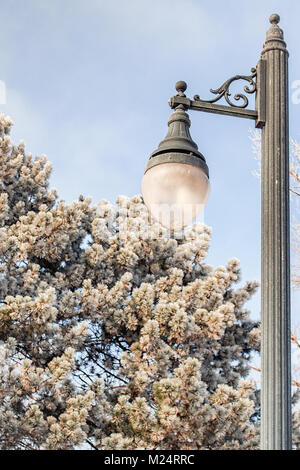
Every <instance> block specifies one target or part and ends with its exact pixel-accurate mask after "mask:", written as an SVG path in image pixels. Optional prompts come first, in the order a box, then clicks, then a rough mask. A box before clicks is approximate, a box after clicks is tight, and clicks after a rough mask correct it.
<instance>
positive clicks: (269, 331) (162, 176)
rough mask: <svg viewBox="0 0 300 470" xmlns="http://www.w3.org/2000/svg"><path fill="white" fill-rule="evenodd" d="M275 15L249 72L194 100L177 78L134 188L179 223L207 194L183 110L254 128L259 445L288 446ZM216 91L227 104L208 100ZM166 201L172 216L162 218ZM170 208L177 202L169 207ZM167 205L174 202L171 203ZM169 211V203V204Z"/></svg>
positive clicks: (285, 161)
mask: <svg viewBox="0 0 300 470" xmlns="http://www.w3.org/2000/svg"><path fill="white" fill-rule="evenodd" d="M279 21H280V17H279V15H276V14H274V15H271V17H270V23H271V27H270V28H269V30H268V31H267V36H266V41H265V43H264V47H263V51H262V53H261V58H260V60H259V62H258V64H257V67H256V68H252V69H251V74H250V75H236V76H234V77H232V78H230V79H229V80H227V81H226V82H224V83H223V85H221V86H220V87H219V88H217V89H215V90H210V91H211V92H212V93H213V94H214V95H216V96H215V97H214V98H213V99H211V100H202V99H200V97H199V96H198V95H195V96H194V99H193V100H191V99H189V98H187V97H186V95H185V93H184V92H185V91H186V87H187V85H186V83H185V82H182V81H181V82H177V84H176V90H177V95H176V96H174V97H172V98H171V99H170V100H169V104H170V106H171V108H172V109H174V110H175V111H174V113H173V114H172V115H171V117H170V119H169V122H168V124H169V131H168V134H167V136H166V138H165V139H164V140H163V141H162V142H161V143H160V145H159V147H158V149H157V150H156V151H155V152H153V153H152V154H151V156H150V158H149V161H148V163H147V166H146V168H145V174H144V177H143V181H142V193H143V198H144V201H145V204H146V205H147V207H148V208H149V210H150V212H151V213H152V215H153V217H154V218H155V219H158V220H160V221H161V222H162V223H163V224H164V225H167V223H169V224H170V225H171V226H172V228H173V229H174V228H182V227H184V226H185V225H187V224H188V223H190V222H191V221H192V220H194V219H195V218H196V217H197V215H198V214H199V212H200V211H201V210H202V209H203V207H204V205H205V203H206V201H207V198H208V194H209V173H208V167H207V164H206V162H205V158H204V157H203V155H202V154H201V153H200V152H199V151H198V148H197V145H196V144H195V142H193V140H192V138H191V136H190V133H189V127H190V120H189V117H188V115H187V113H186V111H187V110H188V109H191V110H196V111H204V112H209V113H216V114H223V115H229V116H236V117H242V118H247V119H253V120H254V121H255V126H256V128H259V129H261V130H262V171H261V187H262V211H261V221H262V229H261V253H262V254H261V296H262V297H261V310H262V313H261V324H262V339H261V368H262V391H261V449H264V450H280V449H282V450H288V449H291V445H292V444H291V441H292V438H291V434H292V433H291V428H292V426H291V352H290V335H291V333H290V227H289V218H290V209H289V122H288V121H289V115H288V51H287V49H286V44H285V42H284V40H283V31H282V30H281V29H280V28H279V26H278V23H279ZM239 80H243V81H246V82H247V83H246V85H245V86H244V92H245V93H246V94H251V93H255V94H256V106H255V110H251V109H248V104H249V102H248V98H247V96H246V94H242V93H240V94H236V95H235V96H234V98H233V100H231V99H230V96H231V95H230V91H229V89H230V86H231V84H232V83H233V82H235V81H239ZM221 98H224V99H225V101H226V103H227V105H220V104H216V103H217V102H218V101H219V100H220V99H221ZM168 207H169V208H170V207H172V210H171V212H172V213H173V217H172V218H171V220H170V218H169V219H168V217H167V213H168ZM176 207H177V209H176ZM174 208H175V209H174ZM169 212H170V210H169Z"/></svg>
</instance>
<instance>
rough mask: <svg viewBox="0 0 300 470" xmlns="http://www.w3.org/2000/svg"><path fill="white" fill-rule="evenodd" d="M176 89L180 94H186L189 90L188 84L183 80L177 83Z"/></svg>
mask: <svg viewBox="0 0 300 470" xmlns="http://www.w3.org/2000/svg"><path fill="white" fill-rule="evenodd" d="M175 89H176V91H177V93H180V92H181V93H184V92H185V90H186V89H187V84H186V83H185V82H184V81H183V80H180V81H179V82H177V83H176V85H175Z"/></svg>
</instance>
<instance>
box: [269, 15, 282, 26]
mask: <svg viewBox="0 0 300 470" xmlns="http://www.w3.org/2000/svg"><path fill="white" fill-rule="evenodd" d="M279 21H280V16H279V15H277V14H276V13H274V14H273V15H271V16H270V23H271V24H278V23H279Z"/></svg>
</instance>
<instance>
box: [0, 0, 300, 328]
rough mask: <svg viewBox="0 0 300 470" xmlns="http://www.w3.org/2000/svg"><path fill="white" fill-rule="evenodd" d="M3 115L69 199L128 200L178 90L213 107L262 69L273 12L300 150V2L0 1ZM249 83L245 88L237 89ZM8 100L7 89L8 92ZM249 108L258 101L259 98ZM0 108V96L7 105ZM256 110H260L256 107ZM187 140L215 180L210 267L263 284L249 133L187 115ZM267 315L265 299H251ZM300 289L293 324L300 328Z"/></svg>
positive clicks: (247, 126)
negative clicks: (215, 92)
mask: <svg viewBox="0 0 300 470" xmlns="http://www.w3.org/2000/svg"><path fill="white" fill-rule="evenodd" d="M0 4H1V27H0V44H1V47H0V64H1V67H0V83H1V84H2V87H3V84H4V86H5V97H6V100H5V101H6V102H5V103H3V101H4V100H2V104H0V112H3V113H5V114H8V115H9V116H10V117H11V118H12V119H13V121H14V123H15V125H14V128H13V132H12V137H13V140H14V141H15V143H17V142H18V141H19V140H20V139H23V140H24V141H25V144H26V148H27V151H30V152H31V153H32V154H33V155H42V154H46V155H47V157H48V159H49V160H50V161H51V162H52V164H53V174H52V177H51V186H52V187H55V188H57V190H58V193H59V196H60V198H61V199H64V200H66V201H67V202H72V201H73V200H75V199H78V196H79V195H80V194H83V195H84V196H91V197H92V201H93V202H94V203H97V202H98V201H99V200H101V199H107V200H110V201H111V202H114V201H115V199H116V198H117V196H118V195H119V194H124V195H127V196H133V195H135V194H139V193H140V192H141V189H140V184H141V179H142V176H143V171H144V166H145V164H146V162H147V160H148V158H149V155H150V154H151V153H152V152H153V150H155V149H156V148H157V146H158V144H159V142H160V141H161V140H162V139H163V138H164V137H165V135H166V133H167V120H168V117H169V115H170V112H171V110H170V108H169V105H168V99H169V98H170V97H171V96H173V95H174V94H176V92H175V89H174V85H175V83H176V82H177V81H178V80H185V81H186V82H187V84H188V89H187V91H186V94H187V96H189V97H191V98H192V97H193V96H194V95H195V94H199V95H200V96H201V98H203V99H204V98H207V99H210V98H211V95H210V92H209V90H210V88H217V87H218V86H220V85H221V84H222V83H223V82H224V81H225V80H227V79H228V78H230V77H232V76H234V75H236V74H242V75H248V74H250V69H251V67H255V66H256V64H257V62H258V60H259V58H260V53H261V50H262V47H263V43H264V40H265V34H266V30H267V29H268V28H269V26H270V24H269V21H268V19H269V16H270V15H271V14H272V13H278V14H279V15H280V16H281V22H280V26H281V28H282V29H283V30H284V33H285V39H286V41H287V45H288V50H289V52H290V61H289V62H290V78H289V82H290V87H291V95H290V97H291V98H290V132H291V137H293V138H294V139H296V140H298V141H300V114H299V113H300V104H296V103H295V102H294V101H295V100H294V101H293V100H292V92H293V86H294V85H295V83H297V80H300V53H299V46H298V44H299V38H298V36H299V17H300V2H298V1H296V0H285V1H284V2H283V1H282V0H274V1H273V0H264V1H261V0H259V1H258V0H252V1H251V2H245V1H241V0H227V1H226V2H223V1H220V0H215V1H214V2H209V1H204V0H151V1H150V0H127V1H124V0H109V1H107V0H105V1H103V0H85V1H84V2H83V1H82V0H26V1H25V0H0ZM242 85H244V84H242ZM0 93H1V87H0ZM250 101H251V100H250ZM0 103H1V96H0ZM253 106H254V104H253V102H251V106H250V107H252V108H253ZM190 118H191V121H192V126H191V129H190V131H191V135H192V138H193V140H194V141H195V142H196V143H197V144H198V147H199V150H200V152H201V153H202V154H204V156H205V158H206V161H207V164H208V166H209V169H210V182H211V194H210V198H209V201H208V203H207V207H206V209H205V213H204V221H205V223H206V224H207V225H209V226H210V227H212V241H211V248H210V251H209V255H208V258H207V262H208V263H209V264H211V265H213V266H215V267H217V266H219V265H224V264H225V263H226V262H227V261H228V260H229V259H230V258H233V257H235V258H238V259H239V260H240V261H241V267H242V273H243V278H242V280H243V281H246V280H253V279H258V280H259V279H260V181H259V179H258V178H257V177H255V176H254V175H253V172H254V171H255V170H256V169H257V162H256V161H255V158H254V154H253V152H252V148H251V147H252V144H251V141H250V138H249V136H250V132H251V129H252V130H253V128H254V126H253V122H252V121H249V120H246V119H237V118H233V117H232V118H229V117H227V116H218V115H213V114H206V113H196V112H193V111H192V112H190ZM248 306H249V308H250V309H251V312H252V318H254V319H258V318H259V317H260V293H259V292H258V293H257V294H256V295H255V296H254V297H253V299H252V300H251V301H250V302H248ZM299 307H300V294H299V292H296V291H292V317H293V324H294V325H295V326H297V325H299V323H300V315H299V313H298V311H299Z"/></svg>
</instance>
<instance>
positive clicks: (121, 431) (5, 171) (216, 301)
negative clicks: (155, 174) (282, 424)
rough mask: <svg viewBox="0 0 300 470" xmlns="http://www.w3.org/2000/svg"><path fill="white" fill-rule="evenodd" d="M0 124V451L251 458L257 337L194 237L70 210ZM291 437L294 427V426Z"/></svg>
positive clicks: (235, 273)
mask: <svg viewBox="0 0 300 470" xmlns="http://www.w3.org/2000/svg"><path fill="white" fill-rule="evenodd" d="M11 125H12V123H11V121H10V119H9V118H7V117H4V116H0V171H1V193H0V223H1V230H0V259H1V262H0V270H1V285H0V291H1V294H0V394H1V400H0V448H1V449H53V450H58V449H65V450H68V449H83V448H91V449H99V450H101V449H253V448H257V447H258V422H259V407H258V392H257V390H255V388H254V386H253V384H252V383H251V382H250V381H249V380H247V375H248V373H249V360H250V357H251V353H252V351H254V350H258V349H259V325H257V324H256V323H254V322H253V321H251V320H250V318H249V312H248V311H247V310H246V309H245V308H244V303H245V302H246V301H247V300H248V299H249V298H250V297H251V295H252V294H253V292H254V291H255V290H256V289H257V286H258V283H257V282H248V283H246V284H245V285H244V286H242V287H239V286H235V284H236V283H237V282H238V281H239V280H240V267H239V262H238V260H236V259H232V260H231V261H229V262H228V264H227V266H225V267H218V268H216V269H212V268H211V267H210V266H208V265H206V264H205V262H204V259H205V256H206V254H207V250H208V247H209V240H210V230H209V228H208V227H206V226H204V225H202V224H195V225H194V226H193V227H191V228H189V229H187V230H186V231H185V233H184V235H183V236H182V237H180V236H176V235H174V234H173V235H172V236H170V235H168V233H167V231H166V230H165V229H164V228H162V227H160V226H159V225H158V224H156V223H155V222H153V221H152V222H149V215H148V213H147V210H146V208H145V206H144V204H143V202H142V199H141V197H140V196H136V197H133V198H131V199H130V198H127V197H119V198H118V200H117V202H116V205H112V204H110V203H109V202H107V201H101V202H100V203H99V204H97V205H95V206H93V205H92V204H91V201H90V200H89V199H87V198H84V197H82V196H80V197H79V200H78V201H75V202H74V203H72V204H71V205H68V204H66V203H65V202H63V201H59V200H58V199H57V195H56V192H55V191H54V190H49V177H50V173H51V165H50V164H49V163H48V162H47V160H46V157H44V156H43V157H41V158H35V159H33V158H32V156H31V155H30V154H28V153H26V152H25V147H24V144H23V143H22V142H21V143H20V144H19V145H18V146H14V145H13V144H12V143H11V140H10V137H9V132H10V128H11ZM295 426H296V421H295Z"/></svg>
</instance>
